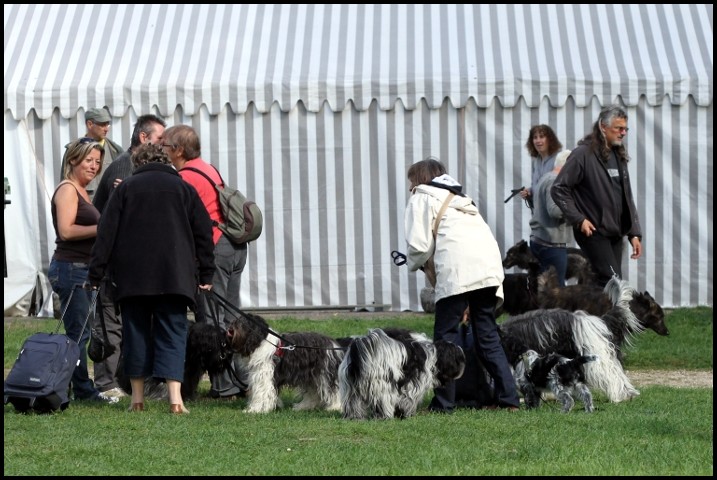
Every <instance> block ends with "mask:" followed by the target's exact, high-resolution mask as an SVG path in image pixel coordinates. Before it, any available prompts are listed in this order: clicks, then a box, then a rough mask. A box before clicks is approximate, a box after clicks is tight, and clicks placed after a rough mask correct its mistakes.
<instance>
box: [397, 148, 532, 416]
mask: <svg viewBox="0 0 717 480" xmlns="http://www.w3.org/2000/svg"><path fill="white" fill-rule="evenodd" d="M407 176H408V180H409V182H410V183H411V187H410V188H411V192H412V195H411V198H410V200H409V202H408V206H407V207H406V214H405V218H404V220H405V231H406V241H407V243H408V256H407V260H408V267H409V268H410V270H411V271H416V270H418V269H420V268H422V267H423V266H424V265H425V264H426V261H427V260H428V259H429V258H430V257H431V255H434V263H435V272H436V285H435V292H436V293H435V296H436V320H435V324H434V328H433V339H434V340H441V339H443V340H448V341H452V342H454V343H459V342H458V341H457V340H458V326H459V322H460V320H461V318H462V317H463V312H464V311H465V309H466V306H469V307H470V322H471V327H472V331H473V344H474V347H475V350H476V352H477V353H478V356H479V358H480V360H481V361H482V362H483V365H484V366H485V367H486V369H487V370H488V373H489V374H490V375H491V377H493V380H494V383H495V389H494V396H495V407H500V408H508V409H511V410H517V409H518V407H519V406H520V399H519V397H518V392H517V390H516V387H515V381H514V379H513V375H512V373H511V371H510V366H509V365H508V360H507V359H506V357H505V352H504V351H503V347H502V346H501V343H500V337H499V336H498V326H497V324H496V322H495V308H496V306H498V305H500V304H502V303H503V277H504V273H503V263H502V259H501V254H500V249H499V248H498V243H497V242H496V240H495V238H494V237H493V233H492V232H491V231H490V227H488V224H486V223H485V221H484V220H483V218H482V217H481V215H480V213H479V212H478V208H477V207H476V206H475V204H474V203H473V200H471V199H470V197H468V196H466V195H465V194H463V193H462V186H461V185H460V184H458V182H456V181H455V180H454V179H453V178H451V177H450V176H449V175H447V174H446V169H445V167H444V166H443V164H442V163H441V162H439V161H438V160H436V159H433V158H428V159H426V160H422V161H420V162H417V163H415V164H413V165H412V166H411V167H410V168H409V169H408V175H407ZM451 193H453V194H454V195H455V196H454V197H453V198H452V199H451V200H449V203H448V208H446V209H445V210H444V212H445V213H444V214H443V215H442V217H441V218H440V219H439V223H438V228H437V231H436V235H435V236H434V231H433V229H434V225H435V224H436V218H437V217H438V214H439V212H440V211H441V210H442V208H441V207H442V205H443V203H444V201H445V200H446V198H447V197H448V196H449V195H450V194H451ZM429 409H430V410H431V411H437V412H445V413H449V412H452V411H453V410H454V409H455V382H449V383H448V384H445V385H443V386H441V387H438V388H436V389H435V390H434V397H433V400H432V401H431V404H430V406H429Z"/></svg>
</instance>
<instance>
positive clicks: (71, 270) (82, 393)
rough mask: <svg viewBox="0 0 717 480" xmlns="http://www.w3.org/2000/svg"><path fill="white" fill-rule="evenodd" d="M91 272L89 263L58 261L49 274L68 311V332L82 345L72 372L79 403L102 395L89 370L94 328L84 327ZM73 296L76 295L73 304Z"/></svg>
mask: <svg viewBox="0 0 717 480" xmlns="http://www.w3.org/2000/svg"><path fill="white" fill-rule="evenodd" d="M87 272H88V267H87V264H86V263H76V262H62V261H58V260H55V259H53V260H52V261H51V262H50V269H49V270H48V272H47V276H48V278H49V279H50V284H51V285H52V290H53V291H54V292H55V293H57V295H59V297H60V311H61V312H65V314H64V316H63V317H62V322H63V324H64V326H65V333H66V334H67V336H68V337H70V338H71V339H72V340H74V341H76V342H77V343H78V344H79V346H80V363H79V365H77V367H76V368H75V371H74V372H72V379H71V380H70V385H71V387H72V394H73V395H74V398H75V399H78V400H87V399H91V398H93V397H96V396H97V395H99V392H98V391H97V388H95V384H94V383H93V382H92V380H91V379H90V375H89V373H88V371H87V342H88V341H89V339H90V327H89V325H87V326H85V328H84V329H83V326H84V324H85V320H86V319H87V316H88V313H89V311H90V293H89V292H88V291H87V290H85V289H84V288H82V285H83V284H84V283H85V281H86V280H87ZM73 290H74V293H73ZM70 296H72V300H71V301H70ZM68 302H69V305H68ZM78 340H79V341H78Z"/></svg>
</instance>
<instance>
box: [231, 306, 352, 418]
mask: <svg viewBox="0 0 717 480" xmlns="http://www.w3.org/2000/svg"><path fill="white" fill-rule="evenodd" d="M227 336H228V337H229V344H230V346H231V348H232V349H233V350H234V352H235V353H236V354H237V355H238V356H239V359H240V362H241V364H242V366H243V371H244V372H245V373H246V378H247V384H248V404H247V408H246V410H245V411H246V412H248V413H266V412H271V411H273V410H275V409H276V408H280V407H281V406H282V402H281V398H280V397H279V391H280V389H281V388H282V387H285V386H286V387H295V388H296V390H297V392H298V393H299V395H301V397H302V399H301V401H300V402H299V403H297V404H295V405H294V410H309V409H318V408H322V409H326V410H339V409H340V407H341V405H340V403H339V381H338V369H339V364H340V363H341V359H342V358H343V356H344V351H343V349H342V348H341V346H340V345H339V344H338V343H337V342H336V341H335V340H334V339H332V338H330V337H328V336H326V335H323V334H320V333H314V332H299V333H282V334H279V333H277V332H275V331H273V330H271V329H270V328H269V325H268V324H267V323H266V320H264V319H263V318H262V317H260V316H259V315H255V314H251V313H247V312H242V313H241V314H239V315H237V316H235V317H234V318H233V319H232V321H231V322H230V324H229V327H228V329H227Z"/></svg>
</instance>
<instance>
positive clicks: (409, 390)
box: [339, 328, 466, 419]
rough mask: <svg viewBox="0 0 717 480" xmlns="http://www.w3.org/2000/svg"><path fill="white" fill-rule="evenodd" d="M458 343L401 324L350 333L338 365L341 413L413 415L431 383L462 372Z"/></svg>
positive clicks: (355, 416) (351, 415) (352, 415)
mask: <svg viewBox="0 0 717 480" xmlns="http://www.w3.org/2000/svg"><path fill="white" fill-rule="evenodd" d="M465 364H466V359H465V355H464V354H463V350H462V349H461V347H459V346H457V345H455V344H453V343H451V342H447V341H444V340H438V341H436V342H433V341H432V340H431V339H429V338H428V337H427V336H426V335H424V334H422V333H417V332H412V331H409V330H405V329H400V328H386V329H380V328H375V329H371V330H370V331H369V333H368V334H367V335H364V336H359V337H355V338H353V339H352V341H351V343H350V345H349V347H348V351H347V352H346V355H345V356H344V359H343V361H342V362H341V366H340V367H339V395H340V398H341V411H342V414H343V418H347V419H368V418H378V419H388V418H394V417H398V418H407V417H410V416H413V415H415V413H416V410H417V409H418V406H419V405H420V404H421V402H422V401H423V399H424V397H425V395H426V393H427V392H428V390H429V389H430V388H432V387H435V386H438V385H441V384H443V383H445V382H446V381H448V380H451V379H456V378H459V377H460V376H461V375H462V374H463V370H464V368H465Z"/></svg>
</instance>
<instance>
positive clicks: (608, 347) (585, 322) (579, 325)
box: [500, 302, 640, 402]
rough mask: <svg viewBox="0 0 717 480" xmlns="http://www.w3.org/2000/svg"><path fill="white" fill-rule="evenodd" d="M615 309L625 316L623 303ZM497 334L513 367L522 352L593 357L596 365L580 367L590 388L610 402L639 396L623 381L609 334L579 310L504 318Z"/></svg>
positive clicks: (602, 324) (598, 320)
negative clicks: (596, 357) (599, 392)
mask: <svg viewBox="0 0 717 480" xmlns="http://www.w3.org/2000/svg"><path fill="white" fill-rule="evenodd" d="M616 308H618V309H621V310H622V311H621V312H620V314H621V315H628V313H627V312H629V309H628V308H627V306H626V305H625V302H621V303H620V304H619V306H617V307H616ZM615 312H617V311H615ZM500 333H501V340H502V342H503V348H504V350H505V351H506V356H507V357H508V361H509V362H510V363H511V365H516V364H517V361H518V359H519V357H520V355H521V354H522V352H524V351H525V350H526V349H530V350H535V351H536V352H538V354H540V355H550V354H559V355H562V356H564V357H567V358H575V357H579V356H582V355H597V356H598V357H600V361H599V362H590V363H588V364H586V365H585V367H584V369H585V377H586V379H587V384H588V385H589V386H590V387H592V388H597V389H599V390H601V391H603V392H604V393H605V394H606V395H607V397H608V399H609V400H610V401H611V402H621V401H624V400H629V399H632V398H633V397H636V396H637V395H639V394H640V392H638V391H637V389H635V387H634V386H633V385H632V383H631V382H630V379H628V378H627V375H626V374H625V371H624V370H623V368H622V364H621V363H620V361H619V359H618V353H617V352H618V350H617V348H616V346H615V344H614V343H613V335H612V332H611V331H610V328H608V326H607V324H606V323H605V321H604V320H603V319H602V318H600V317H596V316H594V315H588V314H587V313H585V312H583V311H577V312H569V311H567V310H561V309H549V310H533V311H531V312H527V313H524V314H522V315H518V316H515V317H510V318H508V319H507V320H506V321H505V322H503V323H502V324H501V325H500ZM510 345H519V346H520V347H519V348H511V347H510Z"/></svg>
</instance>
